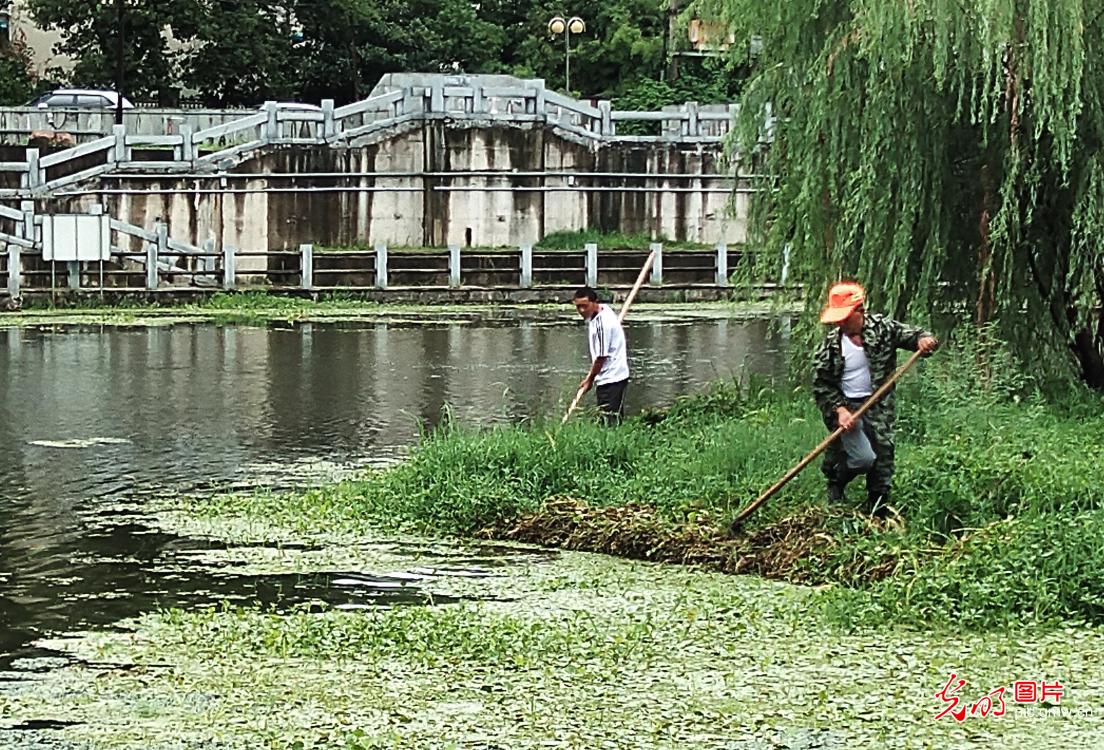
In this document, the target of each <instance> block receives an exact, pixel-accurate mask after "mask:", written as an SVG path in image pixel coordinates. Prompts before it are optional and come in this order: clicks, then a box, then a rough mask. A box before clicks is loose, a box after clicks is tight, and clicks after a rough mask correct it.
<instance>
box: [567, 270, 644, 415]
mask: <svg viewBox="0 0 1104 750" xmlns="http://www.w3.org/2000/svg"><path fill="white" fill-rule="evenodd" d="M654 262H655V250H653V251H652V252H650V253H648V259H647V260H645V261H644V267H643V268H641V269H640V273H639V274H638V275H637V277H636V283H635V284H633V288H632V291H630V292H629V296H628V297H626V298H625V304H623V305H621V312H620V313H618V315H617V320H618V322H621V323H623V322H624V321H625V316H626V315H628V314H629V308H630V307H632V303H633V300H635V299H636V295H637V293H638V292H639V291H640V287H642V286H644V279H646V278H647V277H648V272H649V271H651V270H652V264H653V263H654ZM585 395H586V390H585V389H583V388H580V389H579V391H578V392H577V393H576V394H575V398H573V399H572V400H571V406H569V407H567V413H566V414H564V416H563V419H562V420H560V424H566V423H567V420H568V419H569V418H570V417H571V414H572V412H574V411H575V410H576V409H577V408H579V402H580V401H582V400H583V396H585Z"/></svg>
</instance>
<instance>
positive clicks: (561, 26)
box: [548, 16, 586, 94]
mask: <svg viewBox="0 0 1104 750" xmlns="http://www.w3.org/2000/svg"><path fill="white" fill-rule="evenodd" d="M584 31H586V23H585V22H584V21H583V19H581V18H579V17H578V16H572V17H571V18H566V19H565V18H564V17H563V16H555V17H554V18H553V19H552V20H551V21H549V22H548V33H549V34H551V35H552V36H559V35H560V34H563V35H564V89H565V91H566V93H568V94H570V93H571V35H572V34H582V33H583V32H584Z"/></svg>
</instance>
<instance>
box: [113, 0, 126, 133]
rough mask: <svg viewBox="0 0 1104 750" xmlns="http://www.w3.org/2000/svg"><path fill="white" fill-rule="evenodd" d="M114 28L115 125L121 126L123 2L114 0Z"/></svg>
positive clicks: (123, 61)
mask: <svg viewBox="0 0 1104 750" xmlns="http://www.w3.org/2000/svg"><path fill="white" fill-rule="evenodd" d="M115 26H116V36H117V37H118V39H117V40H116V41H117V46H116V48H115V56H116V60H115V62H116V65H117V66H118V67H117V68H116V69H115V124H116V125H122V124H123V84H124V83H125V81H124V77H125V76H126V59H125V58H126V45H125V44H124V41H123V0H115Z"/></svg>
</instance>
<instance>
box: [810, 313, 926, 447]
mask: <svg viewBox="0 0 1104 750" xmlns="http://www.w3.org/2000/svg"><path fill="white" fill-rule="evenodd" d="M841 335H842V334H841V333H840V330H839V328H838V327H836V326H832V328H831V330H830V331H829V332H828V335H827V336H825V338H824V343H822V344H821V345H820V349H818V350H817V353H816V357H815V359H814V361H813V367H814V372H813V397H814V398H815V399H816V402H817V406H818V407H819V408H820V413H821V415H822V416H823V417H824V423H825V424H826V425H828V426H829V428H831V429H835V424H836V409H838V408H839V407H841V406H846V405H847V401H846V399H845V398H844V397H843V391H842V390H841V389H840V380H841V379H842V378H843V347H842V345H841V344H840V336H841ZM930 335H931V334H930V333H928V332H927V331H925V330H923V329H922V328H913V327H912V326H906V325H904V324H903V323H898V322H897V321H896V320H893V319H891V318H887V317H885V316H883V315H873V314H870V313H867V314H866V315H865V318H864V320H863V329H862V338H863V348H864V349H865V350H866V358H867V360H868V361H869V362H870V381H871V385H873V386H874V389H875V390H877V389H878V388H879V387H880V386H881V385H882V383H884V382H885V381H886V380H887V379H889V376H890V375H892V374H893V371H894V370H895V369H896V368H897V350H898V349H908V350H909V351H916V347H917V346H918V343H919V341H920V339H922V338H923V337H925V336H930ZM875 408H876V409H878V410H879V411H885V412H886V413H887V414H892V413H893V410H894V394H893V389H890V391H889V392H888V393H887V394H886V395H885V396H883V397H882V400H881V401H880V402H879V403H878V404H876V405H875V406H874V407H871V409H872V410H873V409H875Z"/></svg>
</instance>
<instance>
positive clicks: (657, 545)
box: [192, 342, 1104, 628]
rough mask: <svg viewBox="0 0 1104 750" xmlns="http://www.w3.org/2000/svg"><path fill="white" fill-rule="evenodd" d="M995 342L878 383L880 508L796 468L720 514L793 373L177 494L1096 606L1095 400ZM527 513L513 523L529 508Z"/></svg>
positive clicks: (1100, 552)
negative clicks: (890, 485) (657, 406)
mask: <svg viewBox="0 0 1104 750" xmlns="http://www.w3.org/2000/svg"><path fill="white" fill-rule="evenodd" d="M1018 372H1019V370H1018V369H1017V368H1016V366H1015V363H1013V362H1011V361H1010V360H1009V359H1008V358H1007V356H1006V355H1005V354H1004V353H1003V352H1002V350H1001V349H999V348H997V347H986V348H980V349H979V347H978V346H977V345H976V342H968V343H964V344H961V345H957V346H951V347H948V348H947V349H946V350H945V351H944V352H942V353H941V354H940V355H939V356H938V357H936V358H934V359H932V360H930V361H928V362H926V363H924V365H923V367H922V368H921V371H920V372H917V373H913V374H912V375H910V377H909V378H908V380H907V382H906V383H904V384H903V386H902V387H901V389H900V394H899V424H898V449H897V454H898V455H897V466H898V473H897V477H896V482H895V492H896V494H895V497H894V505H895V506H896V508H897V509H898V510H899V511H900V514H901V517H902V520H901V522H899V523H889V524H883V523H880V522H876V521H874V520H872V519H869V518H866V517H864V516H863V515H862V514H860V513H857V512H855V510H854V506H855V505H857V502H856V501H857V500H858V499H859V496H860V494H861V493H862V492H863V488H862V481H861V480H860V481H859V482H857V484H856V485H855V486H854V489H853V490H852V494H854V495H855V496H856V497H855V498H854V501H852V504H851V505H848V506H843V507H828V506H827V505H826V504H825V501H824V499H823V488H822V479H821V477H820V476H819V473H818V472H817V471H816V470H815V469H810V470H808V471H806V472H805V473H804V474H803V475H801V476H800V477H799V478H798V479H796V480H795V481H794V482H793V483H791V485H789V486H788V487H787V488H786V490H785V491H784V493H783V494H782V495H780V496H779V497H778V498H777V499H776V500H772V501H771V503H768V505H767V507H765V508H764V509H763V510H762V511H760V513H759V515H758V516H757V517H755V518H754V520H753V522H752V523H751V524H750V525H749V527H748V529H747V535H746V536H744V537H742V538H740V539H735V540H728V539H725V538H724V535H723V533H722V531H721V529H723V528H724V525H725V522H726V521H727V519H728V518H730V517H731V515H732V514H734V513H735V512H736V511H737V510H738V509H739V508H740V507H742V506H743V505H744V504H745V503H746V502H748V501H749V500H751V499H753V498H754V497H755V496H756V495H757V494H758V493H759V492H760V491H761V490H762V489H763V488H765V487H767V486H769V485H770V484H771V483H772V482H773V481H774V480H775V479H777V477H778V476H779V475H780V474H781V473H782V472H783V471H785V469H786V468H788V467H789V466H790V465H792V464H793V463H794V462H795V461H796V460H797V459H798V458H800V456H801V455H802V454H803V453H804V452H805V451H806V450H808V449H809V448H810V447H811V446H813V445H815V444H816V443H817V442H818V441H819V440H820V438H821V437H823V435H824V427H823V425H822V424H821V422H820V420H819V417H818V415H817V413H816V412H815V409H814V408H813V406H812V403H811V399H810V398H809V396H808V394H807V393H806V392H805V390H803V389H796V390H792V391H790V390H786V389H780V388H770V387H751V388H743V389H741V388H738V387H736V386H735V385H732V384H718V385H717V386H716V387H715V388H713V389H712V390H711V391H710V392H709V393H707V394H703V395H701V396H698V397H695V398H690V399H686V400H684V401H681V402H679V403H678V404H676V405H675V406H674V407H673V408H671V409H670V410H669V411H666V412H664V413H656V414H646V415H642V416H641V417H640V418H637V419H634V420H632V421H630V422H629V423H628V424H626V425H624V426H623V427H622V428H620V429H618V430H612V431H611V430H601V429H598V428H597V427H595V426H593V425H591V424H589V423H588V422H587V421H586V420H577V421H575V422H574V423H572V424H570V425H569V426H567V427H566V428H563V429H561V428H559V427H558V426H557V425H556V424H555V423H548V424H529V425H526V426H523V427H509V428H497V429H491V430H470V429H465V428H462V427H456V426H453V427H449V428H445V429H443V430H441V431H439V432H437V433H434V434H432V435H428V436H426V438H425V440H424V441H423V443H422V445H421V446H420V447H419V448H418V449H417V450H416V451H415V452H414V453H413V455H412V457H411V459H410V460H409V461H408V462H407V463H405V464H403V465H401V466H399V467H396V468H394V469H389V470H386V471H383V472H379V473H375V474H372V475H370V476H368V477H366V478H364V479H362V480H360V481H354V482H347V483H343V484H341V485H338V486H334V487H330V488H325V489H321V490H315V491H310V492H306V493H301V494H293V495H282V496H272V495H253V496H223V497H219V498H215V499H214V500H204V501H196V505H195V506H194V507H193V508H192V510H193V511H195V512H198V513H206V514H213V515H219V516H261V515H263V516H266V517H270V518H272V517H275V518H282V519H285V520H286V521H287V522H288V523H291V524H294V525H297V526H299V527H300V528H304V529H310V528H321V527H330V528H340V527H343V526H344V527H348V528H354V527H357V526H358V525H360V524H365V523H368V524H370V525H374V526H378V525H385V526H392V527H398V528H404V529H413V530H417V531H420V532H429V533H433V534H446V535H459V536H471V535H478V534H482V535H491V536H507V537H513V538H517V539H524V540H526V541H542V540H543V541H547V542H550V543H557V544H561V545H563V546H569V547H574V548H577V549H590V550H596V551H608V552H614V553H618V554H627V555H631V556H637V557H645V558H649V559H664V560H679V559H680V557H681V559H682V560H684V561H688V562H697V563H702V564H707V565H709V566H711V567H714V568H717V569H721V570H727V571H740V572H759V573H762V574H765V575H770V576H774V577H780V578H785V579H787V580H791V581H796V582H803V583H824V584H833V585H831V586H829V587H828V588H827V589H826V590H825V591H823V592H821V594H820V595H819V602H820V603H821V604H823V605H824V607H825V609H826V611H827V612H828V613H829V614H830V615H831V616H832V617H834V618H835V619H836V620H837V621H838V622H842V623H844V624H847V625H881V624H886V623H903V624H912V625H919V626H942V627H949V628H955V627H969V628H978V627H984V626H990V625H1007V624H1013V623H1025V622H1027V623H1035V624H1044V625H1053V624H1055V623H1059V622H1066V621H1070V620H1073V621H1084V622H1089V623H1094V624H1098V623H1101V622H1104V502H1102V500H1101V498H1102V495H1104V491H1102V490H1101V489H1100V488H1101V487H1104V460H1102V459H1104V408H1102V404H1101V401H1100V398H1099V397H1098V396H1096V395H1094V394H1091V393H1088V392H1084V391H1081V390H1079V389H1077V388H1074V387H1070V388H1068V389H1066V390H1064V391H1063V392H1062V395H1061V398H1053V397H1049V398H1048V397H1047V396H1045V395H1044V393H1043V392H1042V389H1040V388H1039V387H1038V386H1037V385H1036V384H1034V383H1032V382H1031V381H1029V380H1027V379H1025V378H1022V377H1020V376H1018V375H1017V373H1018ZM534 529H536V530H537V531H536V532H535V533H534V532H533V530H534Z"/></svg>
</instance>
